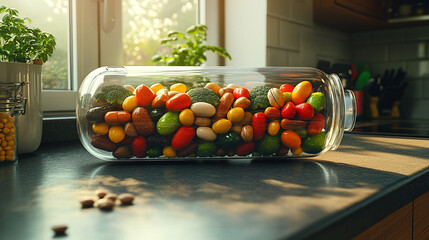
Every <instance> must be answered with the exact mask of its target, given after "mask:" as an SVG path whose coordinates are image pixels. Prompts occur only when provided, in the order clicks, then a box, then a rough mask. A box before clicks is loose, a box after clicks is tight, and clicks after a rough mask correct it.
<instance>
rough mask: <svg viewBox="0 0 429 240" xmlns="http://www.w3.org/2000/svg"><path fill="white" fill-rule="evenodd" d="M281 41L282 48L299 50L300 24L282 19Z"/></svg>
mask: <svg viewBox="0 0 429 240" xmlns="http://www.w3.org/2000/svg"><path fill="white" fill-rule="evenodd" d="M279 41H280V43H279V46H280V47H281V48H284V49H288V50H295V51H299V45H300V26H299V25H298V24H295V23H291V22H287V21H280V33H279Z"/></svg>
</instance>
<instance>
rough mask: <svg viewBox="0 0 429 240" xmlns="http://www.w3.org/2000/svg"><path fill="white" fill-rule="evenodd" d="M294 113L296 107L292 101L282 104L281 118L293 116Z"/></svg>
mask: <svg viewBox="0 0 429 240" xmlns="http://www.w3.org/2000/svg"><path fill="white" fill-rule="evenodd" d="M295 114H296V107H295V104H293V102H288V103H286V104H285V105H284V106H283V109H282V118H294V117H295Z"/></svg>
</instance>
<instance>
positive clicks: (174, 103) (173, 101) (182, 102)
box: [165, 93, 191, 112]
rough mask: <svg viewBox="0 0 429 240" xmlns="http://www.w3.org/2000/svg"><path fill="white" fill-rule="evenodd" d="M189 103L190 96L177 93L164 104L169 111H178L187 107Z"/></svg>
mask: <svg viewBox="0 0 429 240" xmlns="http://www.w3.org/2000/svg"><path fill="white" fill-rule="evenodd" d="M190 105H191V98H190V97H189V95H188V94H186V93H179V94H176V95H174V97H172V98H170V99H169V100H168V101H167V102H166V103H165V106H166V107H167V109H168V110H169V111H172V112H178V111H182V110H183V109H185V108H188V107H189V106H190Z"/></svg>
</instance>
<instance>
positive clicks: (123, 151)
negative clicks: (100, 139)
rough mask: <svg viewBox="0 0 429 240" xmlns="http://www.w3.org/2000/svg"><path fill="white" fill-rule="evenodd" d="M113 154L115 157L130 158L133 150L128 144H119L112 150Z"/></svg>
mask: <svg viewBox="0 0 429 240" xmlns="http://www.w3.org/2000/svg"><path fill="white" fill-rule="evenodd" d="M113 156H114V157H115V158H131V157H132V156H133V152H132V151H131V149H130V148H129V147H128V146H120V147H118V148H117V149H116V150H115V151H114V152H113Z"/></svg>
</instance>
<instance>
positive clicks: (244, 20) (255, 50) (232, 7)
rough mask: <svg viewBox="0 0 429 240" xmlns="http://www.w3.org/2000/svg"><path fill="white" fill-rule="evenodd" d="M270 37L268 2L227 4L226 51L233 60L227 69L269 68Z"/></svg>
mask: <svg viewBox="0 0 429 240" xmlns="http://www.w3.org/2000/svg"><path fill="white" fill-rule="evenodd" d="M266 35H267V2H266V1H265V0H226V1H225V49H226V50H227V51H228V52H229V53H230V55H231V57H232V61H229V60H226V65H227V66H251V67H261V66H265V64H266V61H265V58H266V46H267V43H266V42H267V38H266Z"/></svg>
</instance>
